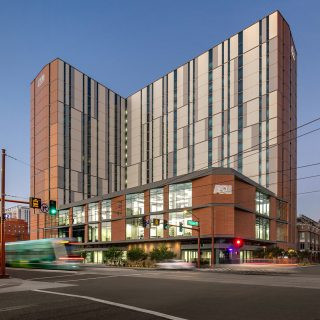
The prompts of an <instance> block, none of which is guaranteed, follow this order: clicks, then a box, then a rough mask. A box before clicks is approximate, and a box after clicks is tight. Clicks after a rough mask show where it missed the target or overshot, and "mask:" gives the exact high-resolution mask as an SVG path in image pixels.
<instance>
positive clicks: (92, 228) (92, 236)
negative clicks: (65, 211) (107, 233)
mask: <svg viewBox="0 0 320 320" xmlns="http://www.w3.org/2000/svg"><path fill="white" fill-rule="evenodd" d="M88 232H89V233H88V241H89V242H97V241H98V233H99V227H98V224H97V223H92V224H89V226H88Z"/></svg>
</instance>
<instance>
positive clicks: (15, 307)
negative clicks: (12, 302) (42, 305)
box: [0, 304, 36, 312]
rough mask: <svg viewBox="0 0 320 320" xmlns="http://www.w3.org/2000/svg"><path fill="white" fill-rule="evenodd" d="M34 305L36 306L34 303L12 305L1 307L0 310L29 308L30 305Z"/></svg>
mask: <svg viewBox="0 0 320 320" xmlns="http://www.w3.org/2000/svg"><path fill="white" fill-rule="evenodd" d="M34 306H36V305H35V304H26V305H22V306H12V307H7V308H1V309H0V312H5V311H11V310H18V309H24V308H30V307H34Z"/></svg>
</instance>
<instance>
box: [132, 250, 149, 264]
mask: <svg viewBox="0 0 320 320" xmlns="http://www.w3.org/2000/svg"><path fill="white" fill-rule="evenodd" d="M147 257H148V254H147V253H145V251H144V250H143V249H141V248H132V249H130V250H128V252H127V258H128V260H130V261H142V260H145V259H147Z"/></svg>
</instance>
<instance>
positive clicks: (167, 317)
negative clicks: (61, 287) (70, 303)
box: [33, 289, 187, 320]
mask: <svg viewBox="0 0 320 320" xmlns="http://www.w3.org/2000/svg"><path fill="white" fill-rule="evenodd" d="M33 291H36V292H42V293H48V294H56V295H60V296H67V297H73V298H80V299H86V300H91V301H94V302H99V303H103V304H107V305H110V306H114V307H118V308H123V309H128V310H133V311H137V312H141V313H147V314H151V315H153V316H157V317H160V318H164V319H169V320H187V319H185V318H180V317H175V316H171V315H170V314H166V313H161V312H157V311H153V310H148V309H143V308H139V307H134V306H129V305H127V304H123V303H117V302H113V301H108V300H102V299H97V298H93V297H88V296H80V295H77V294H70V293H62V292H53V291H46V290H39V289H36V290H33Z"/></svg>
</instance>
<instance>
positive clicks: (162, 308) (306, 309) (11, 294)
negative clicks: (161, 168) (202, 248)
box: [0, 266, 320, 320]
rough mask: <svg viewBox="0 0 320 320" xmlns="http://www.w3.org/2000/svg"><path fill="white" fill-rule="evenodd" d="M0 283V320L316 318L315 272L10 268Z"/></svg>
mask: <svg viewBox="0 0 320 320" xmlns="http://www.w3.org/2000/svg"><path fill="white" fill-rule="evenodd" d="M8 272H9V273H10V274H11V276H12V277H13V278H14V279H12V280H14V281H16V283H15V285H14V286H7V287H6V286H4V285H2V284H1V281H2V280H1V279H0V320H2V319H3V320H4V319H5V320H11V319H19V320H24V319H27V320H28V319H30V320H31V319H32V320H38V319H39V320H40V319H41V320H42V319H43V320H44V319H45V320H51V319H66V320H69V319H77V320H81V319H95V318H96V319H126V320H128V319H136V320H140V319H172V320H179V319H190V320H191V319H214V320H216V319H217V320H220V319H226V320H229V319H230V320H231V319H237V320H239V319H248V320H250V319H254V320H256V319H259V320H264V319H268V320H270V319H276V320H278V319H290V320H291V319H293V320H295V319H303V320H308V319H310V320H320V307H319V299H320V267H319V266H317V267H310V268H301V269H299V271H298V272H297V273H295V274H283V275H278V276H272V275H243V274H232V273H211V272H187V271H184V272H183V271H156V270H152V271H150V270H126V269H105V268H86V269H85V270H83V271H78V272H60V271H41V270H24V269H9V270H8Z"/></svg>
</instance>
